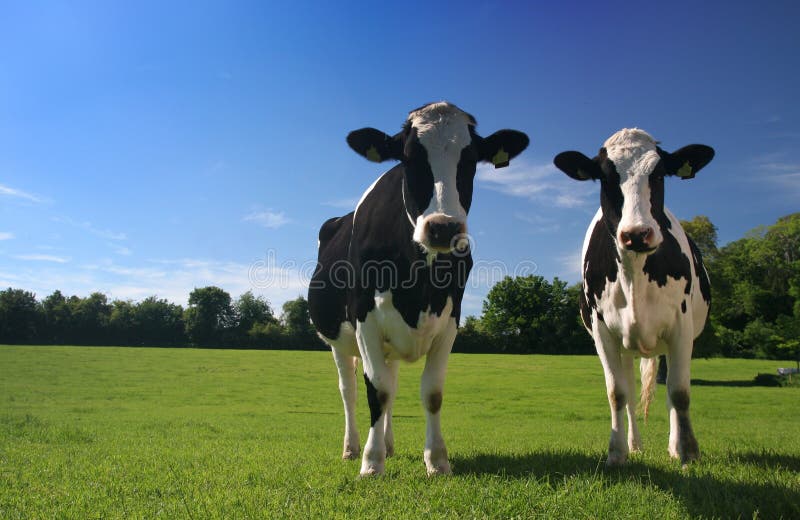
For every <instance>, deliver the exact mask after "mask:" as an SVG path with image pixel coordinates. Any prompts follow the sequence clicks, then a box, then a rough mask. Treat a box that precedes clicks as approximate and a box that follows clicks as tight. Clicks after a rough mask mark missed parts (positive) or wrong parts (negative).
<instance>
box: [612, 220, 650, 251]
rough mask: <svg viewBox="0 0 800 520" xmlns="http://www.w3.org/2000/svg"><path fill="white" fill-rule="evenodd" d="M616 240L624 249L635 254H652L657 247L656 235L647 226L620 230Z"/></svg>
mask: <svg viewBox="0 0 800 520" xmlns="http://www.w3.org/2000/svg"><path fill="white" fill-rule="evenodd" d="M618 240H619V243H620V245H621V246H622V247H623V248H624V249H626V250H628V251H633V252H635V253H652V252H653V251H655V250H656V248H657V247H658V246H659V244H658V243H656V233H655V232H654V231H653V228H652V227H649V226H637V227H630V228H625V229H620V231H619V237H618Z"/></svg>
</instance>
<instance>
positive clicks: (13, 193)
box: [0, 184, 44, 202]
mask: <svg viewBox="0 0 800 520" xmlns="http://www.w3.org/2000/svg"><path fill="white" fill-rule="evenodd" d="M0 195H5V196H8V197H16V198H19V199H25V200H27V201H30V202H44V199H43V198H42V197H39V196H38V195H32V194H30V193H28V192H25V191H22V190H18V189H16V188H11V187H9V186H5V185H3V184H0Z"/></svg>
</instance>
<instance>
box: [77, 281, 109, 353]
mask: <svg viewBox="0 0 800 520" xmlns="http://www.w3.org/2000/svg"><path fill="white" fill-rule="evenodd" d="M67 301H68V304H69V306H70V310H71V314H72V322H73V330H72V331H71V332H72V333H71V334H68V335H67V337H68V338H69V339H70V342H71V343H75V344H78V345H103V344H105V343H108V342H109V340H110V339H111V338H110V334H109V320H110V318H111V305H110V304H109V303H108V298H107V297H106V295H105V294H103V293H100V292H94V293H92V294H90V295H89V296H87V297H86V298H79V297H77V296H72V297H70V298H69V300H67Z"/></svg>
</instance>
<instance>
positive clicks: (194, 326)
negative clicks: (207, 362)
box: [184, 286, 235, 347]
mask: <svg viewBox="0 0 800 520" xmlns="http://www.w3.org/2000/svg"><path fill="white" fill-rule="evenodd" d="M184 320H185V322H186V335H187V336H189V340H190V341H191V342H192V344H193V345H196V346H200V347H210V346H214V345H220V344H222V343H223V342H224V339H225V337H224V336H225V332H226V330H227V329H230V328H232V327H233V326H234V325H235V320H234V312H233V307H232V306H231V295H230V294H228V293H227V292H226V291H224V290H222V289H220V288H219V287H214V286H209V287H201V288H199V289H194V290H193V291H192V292H191V293H189V307H188V308H187V309H186V313H185V316H184Z"/></svg>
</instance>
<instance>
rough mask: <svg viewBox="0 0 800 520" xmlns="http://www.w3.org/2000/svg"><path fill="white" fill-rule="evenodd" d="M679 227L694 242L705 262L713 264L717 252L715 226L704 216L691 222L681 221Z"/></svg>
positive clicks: (697, 217)
mask: <svg viewBox="0 0 800 520" xmlns="http://www.w3.org/2000/svg"><path fill="white" fill-rule="evenodd" d="M681 227H682V228H683V230H684V231H685V232H686V234H687V235H689V237H690V238H691V239H692V241H694V243H695V245H697V248H698V249H699V250H700V254H701V255H703V259H704V260H705V261H706V262H713V261H714V259H715V258H716V256H717V253H718V252H719V251H718V249H717V226H715V225H714V224H712V223H711V219H709V218H708V217H706V216H705V215H698V216H696V217H694V218H693V219H692V220H681Z"/></svg>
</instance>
